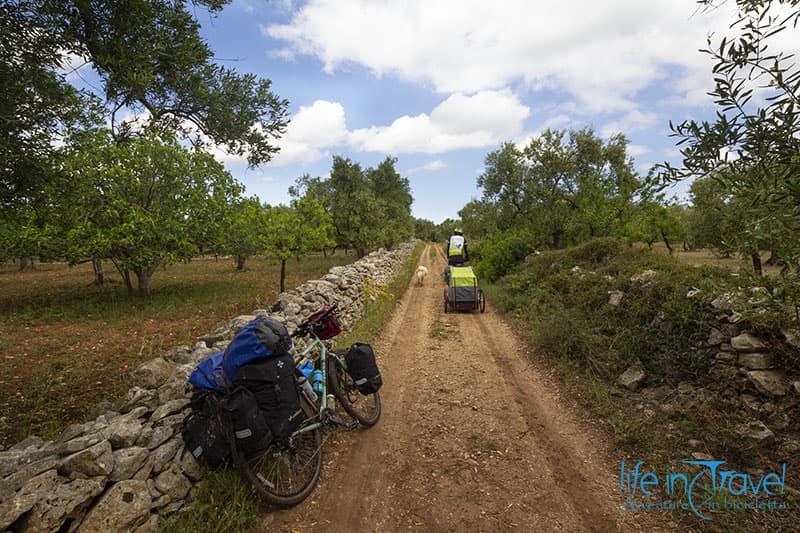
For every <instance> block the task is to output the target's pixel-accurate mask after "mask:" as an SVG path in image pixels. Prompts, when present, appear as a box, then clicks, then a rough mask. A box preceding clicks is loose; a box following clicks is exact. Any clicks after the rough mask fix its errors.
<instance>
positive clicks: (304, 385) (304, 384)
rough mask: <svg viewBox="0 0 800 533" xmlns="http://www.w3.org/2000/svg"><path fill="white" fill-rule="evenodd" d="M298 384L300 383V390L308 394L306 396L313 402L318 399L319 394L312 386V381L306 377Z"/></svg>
mask: <svg viewBox="0 0 800 533" xmlns="http://www.w3.org/2000/svg"><path fill="white" fill-rule="evenodd" d="M298 384H299V385H300V390H302V391H303V394H305V395H306V398H308V400H309V401H310V402H311V403H315V402H316V401H317V394H316V393H315V392H314V389H313V388H312V387H311V383H309V382H308V380H307V379H306V378H300V380H299V381H298Z"/></svg>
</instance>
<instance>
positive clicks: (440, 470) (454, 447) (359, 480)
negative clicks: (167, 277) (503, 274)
mask: <svg viewBox="0 0 800 533" xmlns="http://www.w3.org/2000/svg"><path fill="white" fill-rule="evenodd" d="M420 264H423V265H425V266H427V267H428V270H429V272H430V274H429V276H428V278H427V279H426V280H425V283H424V285H423V286H417V285H416V282H412V283H411V285H410V286H409V288H408V290H407V292H406V294H405V295H404V297H403V298H402V300H401V301H400V304H399V305H398V307H397V309H396V310H395V313H394V315H393V316H392V318H391V320H390V321H389V322H388V323H387V325H386V326H385V328H384V330H383V332H382V333H381V335H380V336H379V338H378V340H377V341H376V342H375V343H374V346H375V348H376V353H377V354H378V357H379V364H380V366H381V372H382V374H383V377H384V387H383V389H382V390H381V398H382V404H383V414H382V416H381V420H380V422H379V423H378V425H377V426H375V427H374V428H372V429H369V430H365V431H356V432H350V433H343V432H339V433H336V434H334V435H332V436H329V437H328V441H326V445H325V454H326V455H325V465H324V470H323V477H322V480H321V482H320V484H319V485H318V486H317V489H316V491H315V492H314V493H313V494H312V495H311V497H309V499H308V500H306V501H305V502H303V504H301V505H298V506H297V507H295V508H293V509H290V510H288V511H281V512H277V513H273V514H270V515H267V516H266V517H265V519H264V520H263V522H262V523H261V529H262V530H264V531H292V530H299V531H302V532H307V531H336V532H350V531H354V532H360V531H381V532H384V531H385V532H396V531H437V532H438V531H487V532H493V531H506V530H514V531H617V530H621V529H625V530H638V529H639V527H637V525H636V524H635V523H633V522H632V521H633V520H634V519H635V518H637V517H635V516H634V515H632V514H631V513H630V512H621V511H620V503H621V502H620V499H619V496H618V495H616V494H615V493H614V490H615V487H616V486H617V480H616V477H615V472H616V468H617V463H616V461H615V460H614V459H613V458H612V454H611V453H610V450H609V449H608V447H607V445H606V444H605V441H604V439H603V438H602V437H601V436H600V435H599V434H596V432H594V431H593V430H592V429H591V428H590V427H587V425H586V424H584V423H583V422H582V420H581V415H580V414H577V413H575V411H574V410H572V409H571V408H570V407H569V406H568V404H569V402H566V401H564V399H563V398H562V397H561V395H560V392H559V390H558V388H557V387H556V386H555V384H554V383H553V382H552V381H551V380H549V379H548V377H547V375H546V372H545V371H544V370H541V369H537V368H535V367H534V366H532V365H531V364H530V363H529V361H528V358H527V357H526V355H525V350H526V349H525V347H524V345H523V344H522V343H521V342H520V341H519V340H518V339H517V338H516V336H515V335H514V333H513V332H512V331H511V328H510V327H509V326H508V325H507V324H506V323H505V322H504V321H503V320H502V319H501V318H500V317H499V316H498V315H497V314H496V313H495V312H494V311H493V309H492V308H491V307H490V306H489V307H487V310H486V313H485V314H477V313H476V314H466V313H463V314H453V313H448V314H444V313H443V311H444V310H443V306H442V291H443V287H444V283H443V282H442V279H441V275H440V274H441V272H442V269H443V268H444V265H445V259H444V257H443V255H442V254H441V253H439V252H438V250H436V249H435V247H428V248H426V250H425V251H424V252H423V254H422V256H421V259H420ZM642 529H646V530H650V529H651V528H650V527H645V528H642Z"/></svg>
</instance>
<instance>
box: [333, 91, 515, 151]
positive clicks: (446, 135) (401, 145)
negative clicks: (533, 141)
mask: <svg viewBox="0 0 800 533" xmlns="http://www.w3.org/2000/svg"><path fill="white" fill-rule="evenodd" d="M528 115H530V108H528V107H527V106H525V105H523V104H522V103H521V102H520V101H519V99H518V98H517V96H516V95H514V94H513V93H512V92H511V91H510V90H508V89H503V90H501V91H481V92H478V93H476V94H473V95H470V96H467V95H464V94H461V93H456V94H452V95H450V96H449V97H448V98H447V99H446V100H445V101H443V102H442V103H441V104H439V105H438V106H436V107H435V108H434V109H433V110H432V111H431V113H430V114H426V113H421V114H419V115H416V116H413V117H411V116H408V115H404V116H402V117H399V118H397V119H396V120H395V121H394V122H392V123H391V124H390V125H388V126H372V127H369V128H360V129H356V130H354V131H352V132H350V136H349V139H350V145H351V146H352V147H353V148H354V149H356V150H361V151H368V152H385V153H391V154H400V153H414V152H417V153H429V154H434V153H441V152H446V151H448V150H455V149H460V148H481V147H485V146H490V145H493V144H497V143H498V142H500V141H502V140H504V139H507V138H510V137H513V136H515V135H517V134H519V132H520V131H521V130H522V127H523V123H524V121H525V119H526V118H528Z"/></svg>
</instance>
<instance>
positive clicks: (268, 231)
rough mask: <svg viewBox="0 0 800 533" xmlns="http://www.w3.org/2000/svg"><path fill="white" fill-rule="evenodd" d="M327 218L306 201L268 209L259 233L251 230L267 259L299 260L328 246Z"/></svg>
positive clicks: (319, 209) (311, 199)
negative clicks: (313, 251)
mask: <svg viewBox="0 0 800 533" xmlns="http://www.w3.org/2000/svg"><path fill="white" fill-rule="evenodd" d="M330 224H331V222H330V215H328V213H326V212H325V210H324V209H323V208H322V206H321V205H319V203H318V202H317V201H316V200H314V199H313V198H310V197H304V198H301V199H299V200H293V201H292V204H291V206H289V207H286V206H277V207H271V208H269V209H267V210H266V212H265V213H264V227H263V229H258V228H254V231H256V232H258V233H259V234H260V236H261V242H262V248H263V249H264V250H265V254H266V256H267V257H270V258H273V259H278V260H286V259H292V258H295V259H300V258H302V257H304V256H305V255H306V254H307V253H308V252H310V251H312V250H319V249H321V248H324V247H326V246H329V245H330V244H331V242H330V240H329V237H328V233H329V229H330Z"/></svg>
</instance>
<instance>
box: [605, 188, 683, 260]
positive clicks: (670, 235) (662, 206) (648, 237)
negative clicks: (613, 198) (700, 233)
mask: <svg viewBox="0 0 800 533" xmlns="http://www.w3.org/2000/svg"><path fill="white" fill-rule="evenodd" d="M687 217H688V213H687V211H686V208H685V207H684V206H682V205H680V204H668V203H666V202H665V201H664V199H663V198H662V197H660V196H657V197H656V198H655V199H642V200H640V201H639V202H638V203H637V204H635V205H634V206H632V208H631V210H630V219H628V220H627V222H626V223H625V224H624V225H623V226H622V228H621V229H620V230H619V233H618V234H619V236H621V237H624V238H625V239H627V240H628V241H629V242H637V241H641V242H645V243H647V246H648V248H652V246H653V243H654V242H656V241H657V240H662V241H663V242H664V244H665V245H666V246H667V248H668V249H669V251H670V253H672V244H671V243H672V242H674V241H677V240H685V239H686V238H687V236H688V234H687V228H686V220H687Z"/></svg>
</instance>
